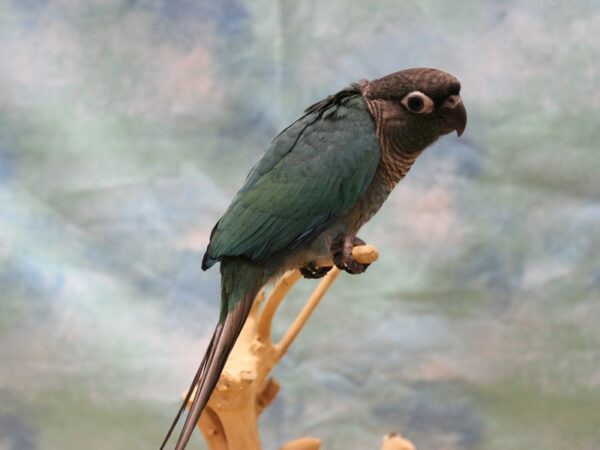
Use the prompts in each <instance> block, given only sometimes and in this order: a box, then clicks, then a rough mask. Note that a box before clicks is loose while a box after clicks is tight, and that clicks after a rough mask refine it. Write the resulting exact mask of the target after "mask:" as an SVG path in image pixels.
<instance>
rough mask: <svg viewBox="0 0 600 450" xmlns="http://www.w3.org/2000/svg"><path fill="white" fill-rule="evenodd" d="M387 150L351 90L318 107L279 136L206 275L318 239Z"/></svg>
mask: <svg viewBox="0 0 600 450" xmlns="http://www.w3.org/2000/svg"><path fill="white" fill-rule="evenodd" d="M380 155H381V149H380V147H379V143H378V141H377V138H376V134H375V124H374V121H373V119H372V116H371V115H370V113H369V111H368V109H367V106H366V104H365V102H364V101H363V100H362V98H361V97H360V95H359V94H357V93H356V92H353V91H351V90H346V91H341V92H340V93H338V94H336V96H332V97H329V98H328V99H326V100H324V101H322V102H320V103H317V104H315V105H314V106H313V107H311V108H309V109H308V110H307V112H306V114H305V115H304V116H303V117H301V118H300V119H299V120H297V121H296V122H294V123H293V124H292V125H291V126H289V127H288V128H287V129H285V130H284V131H283V132H282V133H281V134H280V135H279V136H277V137H276V138H275V140H274V141H273V143H272V144H271V146H270V148H269V150H268V151H267V152H266V153H265V155H264V156H263V157H262V159H261V160H260V161H259V162H258V163H257V164H256V166H255V167H254V168H253V169H252V171H251V172H250V174H249V175H248V178H247V179H246V182H245V183H244V186H243V187H242V188H241V189H240V191H239V192H238V193H237V195H236V196H235V198H234V199H233V201H232V203H231V205H230V206H229V208H228V209H227V211H226V212H225V214H224V215H223V217H222V218H221V220H219V222H218V223H217V225H216V226H215V228H214V229H213V233H212V235H211V242H210V244H209V246H208V249H207V251H206V254H205V256H204V260H203V268H204V269H207V268H208V267H210V266H211V265H212V264H214V263H215V262H216V261H217V260H219V259H221V258H222V257H224V256H242V257H245V258H248V259H251V260H255V261H260V260H264V259H266V258H268V257H269V256H270V255H272V254H274V253H276V252H279V251H281V250H283V249H285V248H288V247H295V246H298V245H301V244H302V243H303V242H305V241H307V240H309V239H310V238H311V236H312V237H314V235H315V233H317V232H318V231H320V230H322V229H323V228H324V227H326V226H327V224H329V223H331V221H333V220H335V218H337V217H340V216H342V215H344V214H345V213H346V212H347V211H348V210H349V209H350V208H351V207H352V206H353V205H354V203H355V202H356V201H357V200H358V198H359V197H360V196H361V194H362V193H363V192H364V191H365V190H366V188H367V187H368V186H369V184H370V182H371V180H372V178H373V176H374V174H375V170H376V168H377V165H378V163H379V159H380Z"/></svg>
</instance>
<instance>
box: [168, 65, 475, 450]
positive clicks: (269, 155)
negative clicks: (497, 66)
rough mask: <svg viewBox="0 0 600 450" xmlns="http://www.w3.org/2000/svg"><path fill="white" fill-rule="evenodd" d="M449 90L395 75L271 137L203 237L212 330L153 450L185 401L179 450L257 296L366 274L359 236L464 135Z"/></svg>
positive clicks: (454, 87) (418, 72) (355, 87)
mask: <svg viewBox="0 0 600 450" xmlns="http://www.w3.org/2000/svg"><path fill="white" fill-rule="evenodd" d="M460 90H461V85H460V82H459V81H458V80H457V79H456V78H455V77H454V76H452V75H450V74H448V73H446V72H444V71H441V70H438V69H433V68H412V69H406V70H400V71H398V72H394V73H391V74H389V75H386V76H384V77H382V78H379V79H375V80H371V81H369V80H361V81H359V82H357V83H353V84H351V85H350V86H348V87H346V88H344V89H342V90H340V91H339V92H337V93H335V94H333V95H330V96H328V97H326V98H325V99H323V100H321V101H319V102H317V103H315V104H313V105H312V106H310V107H308V108H307V109H306V110H305V111H304V113H303V114H302V115H301V117H300V118H299V119H298V120H296V121H295V122H293V123H292V124H291V125H289V126H288V127H287V128H285V129H284V130H283V131H281V132H280V133H279V135H277V136H276V137H275V139H274V140H273V141H272V142H271V145H270V146H269V148H268V149H267V151H266V152H265V154H264V155H263V156H262V158H261V159H260V160H259V161H258V163H257V164H256V165H255V166H254V167H253V168H252V169H251V171H250V173H249V174H248V176H247V178H246V180H245V182H244V184H243V186H242V187H241V189H240V190H239V191H238V192H237V194H236V195H235V197H234V198H233V200H232V201H231V204H230V205H229V207H228V208H227V210H226V211H225V213H224V214H223V216H222V217H221V219H220V220H219V221H218V222H217V224H216V225H215V226H214V228H213V230H212V232H211V235H210V241H209V244H208V247H207V249H206V252H205V254H204V257H203V259H202V269H203V270H207V269H209V268H210V267H212V266H213V265H214V264H216V263H217V262H219V263H220V274H221V305H220V313H219V320H218V323H217V325H216V328H215V330H214V333H213V335H212V339H211V340H210V343H209V345H208V348H207V350H206V353H205V354H204V357H203V359H202V362H201V363H200V366H199V367H198V370H197V372H196V374H195V376H194V378H193V381H192V383H191V386H190V388H189V389H188V392H187V395H186V398H185V400H184V401H183V403H182V405H181V407H180V408H179V411H178V413H177V415H176V417H175V419H174V420H173V422H172V424H171V427H170V429H169V431H168V432H167V435H166V437H165V439H164V441H163V443H162V445H161V447H160V448H161V450H162V449H164V447H165V445H166V443H167V442H168V440H169V437H170V435H171V433H172V432H173V430H174V427H175V426H176V424H177V422H178V421H179V419H180V416H181V414H182V412H183V410H184V409H185V408H186V406H187V405H188V402H189V401H190V398H191V396H192V393H193V392H194V391H195V397H194V400H193V402H192V406H191V407H190V411H189V413H188V415H187V417H186V419H185V422H184V425H183V428H182V430H181V433H180V435H179V439H178V441H177V444H176V447H175V448H176V449H177V450H183V449H185V447H186V445H187V443H188V441H189V439H190V437H191V435H192V433H193V431H194V428H195V427H196V424H197V422H198V420H199V418H200V415H201V414H202V411H203V409H204V407H205V406H206V404H207V402H208V400H209V398H210V396H211V393H212V391H213V389H214V388H215V386H216V384H217V382H218V380H219V376H220V374H221V372H222V370H223V368H224V366H225V362H226V361H227V357H228V356H229V353H230V352H231V350H232V348H233V346H234V344H235V342H236V339H237V337H238V335H239V334H240V331H241V330H242V327H243V325H244V322H245V321H246V319H247V317H248V314H249V312H250V309H251V307H252V304H253V302H254V298H255V297H256V295H257V294H258V293H259V292H260V290H261V289H262V288H263V286H265V285H266V284H267V283H269V282H270V281H273V280H276V279H277V278H278V277H279V276H281V275H282V274H283V273H284V272H286V271H288V270H290V269H299V270H300V272H301V273H302V275H303V276H304V277H306V278H321V277H323V276H325V275H326V274H327V273H328V271H329V270H331V269H332V267H333V266H326V267H318V266H317V264H316V262H317V261H318V260H324V259H327V258H329V259H330V260H331V261H332V262H333V264H334V265H335V266H336V267H338V268H339V269H340V270H343V271H346V272H348V273H350V274H359V273H362V272H364V271H365V270H366V269H367V267H368V264H361V263H359V262H358V261H355V260H354V258H353V257H352V249H353V248H354V247H355V246H357V245H363V244H364V241H362V240H361V239H360V238H358V237H357V233H358V231H359V229H360V228H361V226H362V225H364V224H365V223H366V222H367V221H368V220H370V219H371V218H372V217H373V215H374V214H375V213H376V212H377V211H378V210H379V209H380V207H381V206H382V204H383V203H384V201H385V200H386V199H387V197H388V196H389V194H390V193H391V192H392V190H393V188H394V187H395V186H396V184H397V183H398V182H399V181H400V180H402V179H403V178H404V176H405V175H406V174H407V172H408V171H409V170H410V168H411V166H412V165H413V163H414V162H415V160H416V158H417V157H418V156H419V155H420V154H421V153H422V152H423V150H424V149H425V148H426V147H428V146H429V145H431V144H432V143H433V142H435V141H436V140H437V139H438V138H439V137H441V136H443V135H446V134H449V133H451V132H456V133H457V135H458V136H461V135H462V134H463V132H464V130H465V127H466V125H467V113H466V109H465V106H464V104H463V101H462V98H461V95H460Z"/></svg>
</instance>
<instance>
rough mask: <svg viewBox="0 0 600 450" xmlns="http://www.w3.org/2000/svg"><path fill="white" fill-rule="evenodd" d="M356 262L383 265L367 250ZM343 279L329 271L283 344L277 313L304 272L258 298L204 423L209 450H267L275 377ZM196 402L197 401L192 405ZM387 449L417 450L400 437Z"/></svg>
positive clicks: (300, 445) (305, 449) (304, 442)
mask: <svg viewBox="0 0 600 450" xmlns="http://www.w3.org/2000/svg"><path fill="white" fill-rule="evenodd" d="M352 256H353V257H354V258H355V259H356V260H357V261H358V262H360V263H363V264H369V263H372V262H375V261H376V260H377V258H378V257H379V253H378V252H377V249H376V248H375V247H373V246H371V245H363V246H359V247H355V248H354V250H353V251H352ZM319 265H320V266H331V265H333V264H332V262H331V261H319ZM339 274H340V270H339V269H338V268H337V267H333V269H331V270H330V271H329V273H328V274H327V275H326V276H325V277H324V278H323V279H322V280H321V282H320V283H319V284H318V286H317V287H316V288H315V290H314V291H313V293H312V294H311V295H310V297H309V298H308V300H307V302H306V304H305V305H304V307H303V308H302V310H301V311H300V313H299V314H298V316H297V317H296V318H295V319H294V321H293V322H292V324H291V325H290V327H289V328H288V330H287V331H286V332H285V333H284V335H283V337H282V338H281V340H280V341H279V342H277V343H273V341H272V338H271V324H272V323H273V319H274V317H275V314H276V312H277V308H278V307H279V305H280V304H281V302H282V301H283V299H284V298H285V296H286V295H287V293H288V292H289V291H290V289H291V288H292V287H293V286H294V284H296V282H297V281H298V280H299V279H300V277H301V275H300V272H299V271H298V270H293V271H290V272H287V273H286V274H284V275H283V277H282V278H281V279H280V280H279V282H278V284H277V285H276V286H275V288H274V289H273V291H272V292H271V295H270V296H269V298H268V299H267V300H266V301H265V300H264V292H261V293H260V294H259V295H258V296H257V297H256V300H255V302H254V305H253V307H252V311H251V312H250V315H249V317H248V320H247V321H246V324H245V325H244V328H243V329H242V332H241V334H240V337H239V338H238V340H237V342H236V344H235V347H234V348H233V350H232V352H231V354H230V355H229V359H228V360H227V363H226V365H225V369H224V370H223V373H222V374H221V377H220V379H219V382H218V384H217V386H216V388H215V391H214V392H213V394H212V396H211V398H210V400H209V402H208V404H207V406H206V408H205V410H204V412H203V413H202V416H201V417H200V420H199V422H198V426H199V428H200V430H201V431H202V433H203V434H204V439H205V440H206V443H207V444H208V448H209V450H260V449H261V448H262V447H261V443H260V435H259V432H258V417H259V415H260V414H261V413H262V412H263V410H264V409H265V408H267V407H268V406H269V405H270V404H271V403H272V402H273V400H274V398H275V397H276V396H277V393H278V392H279V383H278V382H277V381H275V380H274V379H273V378H271V377H269V374H270V373H271V370H272V369H273V367H275V365H276V364H277V363H278V362H279V360H280V359H281V358H282V357H283V356H284V355H285V353H286V352H287V350H288V349H289V347H290V345H292V343H293V342H294V340H295V339H296V337H297V336H298V334H299V333H300V331H302V328H303V327H304V325H305V324H306V322H307V320H308V319H309V318H310V316H311V314H312V313H313V311H314V310H315V308H316V307H317V306H318V305H319V302H320V301H321V299H322V298H323V296H324V295H325V294H326V293H327V291H328V290H329V288H330V287H331V285H332V284H333V282H334V281H335V280H336V278H337V277H338V275H339ZM263 303H264V305H263ZM261 307H262V310H261ZM193 399H194V396H193V395H192V398H191V399H190V403H189V404H190V405H191V404H192V402H193ZM320 448H321V442H320V440H319V439H316V438H302V439H297V440H294V441H291V442H288V443H287V444H284V445H283V446H282V447H281V448H280V450H319V449H320ZM381 449H382V450H415V448H414V446H413V445H412V444H411V443H410V442H408V441H406V440H405V439H403V438H401V437H400V436H399V435H396V434H390V435H388V436H386V437H385V438H384V441H383V446H382V447H381Z"/></svg>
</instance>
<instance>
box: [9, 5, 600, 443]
mask: <svg viewBox="0 0 600 450" xmlns="http://www.w3.org/2000/svg"><path fill="white" fill-rule="evenodd" d="M534 4H535V5H536V6H534ZM0 61H1V65H0V289H1V290H0V448H2V449H10V450H13V449H18V450H29V449H57V450H58V449H60V450H64V449H67V450H68V449H146V448H148V449H151V448H157V446H158V445H157V444H158V443H159V442H160V440H161V438H162V436H163V433H164V431H165V430H166V428H167V425H168V423H169V422H170V420H171V418H172V416H173V414H174V412H175V410H176V408H177V405H178V401H179V400H178V399H179V396H180V393H181V391H182V390H183V389H184V388H185V387H186V386H187V385H188V383H189V380H190V378H191V376H192V374H193V372H194V370H195V367H196V364H197V362H198V360H199V358H200V356H201V355H202V353H203V349H204V346H205V345H206V344H207V338H208V336H209V334H210V332H211V331H212V327H213V324H214V323H215V320H216V316H217V309H218V300H217V299H218V271H217V270H211V271H209V272H206V273H203V272H201V270H200V260H201V256H202V252H203V249H204V247H205V245H206V243H207V241H208V236H209V232H210V229H211V228H212V225H213V224H214V222H215V221H216V220H217V219H218V218H219V215H220V213H221V212H223V210H224V208H225V207H226V205H227V203H228V201H229V199H230V198H231V197H232V195H233V194H234V192H235V190H236V188H237V187H239V186H240V184H241V182H242V181H243V179H244V177H245V175H246V173H247V171H248V169H249V168H250V167H251V165H252V164H253V163H254V162H255V161H256V160H257V159H258V158H259V156H260V155H261V153H262V152H263V151H264V149H265V148H266V147H267V145H268V143H269V141H270V139H271V138H272V137H273V136H274V135H275V134H276V133H277V131H278V130H280V129H281V128H282V127H283V126H285V125H286V124H288V123H289V122H290V121H291V120H293V119H294V118H296V117H297V116H298V115H299V114H300V112H301V110H302V109H303V107H305V106H307V105H309V104H310V103H311V102H313V101H315V100H318V99H320V98H322V97H323V96H325V95H326V94H329V93H332V92H334V91H336V90H337V89H339V88H341V87H344V86H345V85H347V84H348V83H350V82H352V81H356V80H358V79H360V78H374V77H378V76H381V75H384V74H386V73H388V72H391V71H394V70H398V69H400V68H406V67H411V66H435V67H439V68H443V69H445V70H447V71H449V72H451V73H453V74H455V75H457V76H458V77H459V78H460V79H461V81H462V83H463V97H464V100H465V103H466V105H467V108H468V110H469V126H468V128H467V132H466V133H465V135H464V137H463V138H462V139H460V140H458V139H457V138H456V137H452V136H449V137H445V138H444V139H442V140H441V141H440V142H439V143H437V144H435V145H434V146H433V148H431V149H430V150H428V151H427V152H426V154H425V155H424V156H422V157H421V158H420V159H419V160H418V162H417V164H416V165H415V166H414V168H413V170H412V172H411V173H410V175H409V177H408V178H407V179H406V180H405V181H404V182H403V183H402V184H401V186H400V187H399V188H398V189H397V190H396V192H395V193H394V194H393V195H392V196H391V198H390V199H389V201H388V203H387V204H386V206H385V207H384V208H383V210H382V211H381V213H380V214H379V215H378V217H377V218H376V219H375V220H374V221H373V222H372V223H370V224H369V225H368V226H367V227H365V229H364V230H363V232H362V233H361V234H362V237H363V238H365V239H366V240H367V241H369V242H371V243H373V244H376V245H377V246H379V248H380V249H381V250H382V259H381V261H380V262H378V263H377V264H376V265H374V266H373V267H372V268H371V269H370V270H369V271H368V272H367V274H365V275H363V276H360V277H349V276H344V277H342V278H341V279H340V281H339V282H338V284H337V285H336V287H335V289H334V290H333V291H332V292H331V295H330V296H329V297H328V298H327V300H326V301H325V302H324V303H323V304H322V305H321V306H320V308H319V309H318V311H317V314H316V315H315V317H314V318H313V320H312V321H311V323H310V324H309V326H308V327H307V329H306V331H305V333H304V334H303V335H302V336H301V339H300V340H299V341H298V343H297V345H296V346H295V347H294V348H293V349H292V351H291V353H290V354H289V355H288V356H287V357H286V359H285V361H283V362H282V364H281V365H280V367H278V368H277V370H276V376H277V377H278V379H279V380H280V381H281V382H282V385H283V389H282V391H281V393H280V395H279V397H278V398H277V400H276V402H275V403H274V405H273V406H272V408H271V409H270V410H269V411H268V412H267V413H266V414H265V415H264V418H263V419H262V430H263V436H264V442H265V449H276V448H277V447H278V445H280V444H281V443H282V442H285V441H286V440H289V439H291V438H296V437H301V436H305V435H312V436H318V437H321V438H322V439H323V441H324V446H323V448H324V450H334V449H347V450H368V449H376V448H378V445H379V441H380V439H381V436H382V435H383V434H384V433H386V432H388V431H391V430H397V431H400V432H402V433H403V434H405V435H406V436H407V437H409V438H410V439H411V440H413V441H414V442H415V443H416V444H417V446H418V448H419V449H420V450H430V449H434V450H439V449H486V450H487V449H489V450H491V449H494V450H500V449H502V450H504V449H514V450H523V449H527V450H529V449H534V450H538V449H540V450H541V449H544V450H554V449H556V450H565V449H584V450H597V449H599V448H600V429H599V427H598V424H599V423H600V353H599V352H598V348H599V346H600V327H599V326H598V321H599V320H600V263H599V259H598V251H599V244H600V199H599V195H600V175H599V173H600V162H599V161H600V159H599V157H598V155H599V153H598V152H599V150H600V149H599V142H600V130H599V118H600V90H599V88H598V84H599V81H600V65H599V64H598V61H600V3H599V2H598V1H584V0H576V1H572V2H550V1H547V2H526V1H524V0H523V1H502V2H500V1H497V2H489V1H488V2H482V1H475V0H469V1H461V2H448V1H418V2H417V1H412V2H398V1H379V2H367V1H359V0H354V1H341V0H340V1H331V2H317V1H314V0H311V1H301V2H293V1H276V2H275V1H266V0H261V1H252V0H227V1H208V0H145V1H144V0H139V1H134V0H129V1H117V0H87V1H84V0H80V1H77V0H55V1H44V0H12V1H10V0H0ZM312 286H314V282H309V281H305V282H302V283H301V285H300V286H299V288H298V289H296V291H295V295H294V296H292V297H291V298H290V299H289V301H288V303H287V304H286V306H285V308H284V311H283V314H282V315H281V317H280V321H279V322H278V324H277V330H278V332H281V331H282V330H283V329H284V327H285V324H286V321H288V320H289V319H290V318H291V317H292V316H293V314H294V312H295V311H296V310H297V309H298V307H299V305H300V303H301V301H302V296H303V295H305V294H306V293H307V292H308V290H309V289H310V288H312ZM200 442H201V440H200V439H199V437H195V438H194V443H193V447H195V448H203V447H202V445H203V444H200Z"/></svg>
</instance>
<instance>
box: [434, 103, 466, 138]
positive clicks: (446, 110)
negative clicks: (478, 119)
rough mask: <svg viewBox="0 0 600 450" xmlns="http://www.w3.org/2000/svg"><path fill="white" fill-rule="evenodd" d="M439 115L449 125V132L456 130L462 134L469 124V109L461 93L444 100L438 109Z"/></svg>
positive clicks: (458, 133)
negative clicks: (466, 107)
mask: <svg viewBox="0 0 600 450" xmlns="http://www.w3.org/2000/svg"><path fill="white" fill-rule="evenodd" d="M437 115H438V116H439V117H440V119H442V120H443V121H444V123H445V124H446V125H447V126H448V128H449V130H448V132H451V131H456V134H457V135H458V136H460V135H461V134H463V132H464V131H465V128H466V126H467V110H466V109H465V105H464V104H463V101H462V98H461V97H460V95H451V96H450V97H448V98H447V99H446V100H444V103H443V104H442V106H441V107H440V108H439V109H438V111H437Z"/></svg>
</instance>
